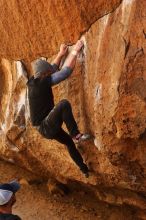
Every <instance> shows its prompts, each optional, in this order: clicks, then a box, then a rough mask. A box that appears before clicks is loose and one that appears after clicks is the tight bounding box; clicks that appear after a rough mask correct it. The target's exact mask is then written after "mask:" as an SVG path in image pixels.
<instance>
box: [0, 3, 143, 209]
mask: <svg viewBox="0 0 146 220" xmlns="http://www.w3.org/2000/svg"><path fill="white" fill-rule="evenodd" d="M24 2H25V1H23V3H21V4H22V5H20V4H19V5H18V6H15V3H13V4H12V5H11V7H12V8H15V10H14V11H13V12H12V13H11V15H10V16H9V19H10V20H12V18H13V17H14V15H16V14H17V16H15V19H16V21H17V22H18V21H19V22H18V24H22V26H21V25H20V26H21V28H22V30H23V31H22V30H21V33H20V30H19V31H16V29H15V28H18V27H19V26H18V25H16V24H17V22H16V24H15V25H14V23H11V25H12V26H11V31H12V32H13V37H11V38H10V39H9V36H8V35H7V37H5V38H4V37H2V40H1V42H2V43H1V44H2V47H1V49H0V51H1V52H0V53H1V56H2V57H3V58H4V57H7V59H2V60H1V75H0V81H1V87H0V104H1V112H0V128H1V130H0V135H1V139H0V142H1V145H0V146H1V157H2V158H4V159H7V160H10V161H13V162H14V163H17V164H18V165H19V166H23V167H25V168H27V169H28V170H30V171H32V172H33V173H35V174H38V175H40V176H41V177H42V178H48V177H49V176H53V177H55V178H56V179H58V180H59V181H61V182H67V181H68V180H70V179H72V180H78V181H81V182H84V183H86V184H88V183H89V184H92V185H99V184H102V185H103V186H106V187H111V190H110V191H108V190H107V192H106V195H105V192H103V193H101V194H102V196H101V194H100V193H97V194H98V195H99V196H98V197H99V198H100V199H102V200H105V201H108V202H109V203H112V204H113V203H114V202H115V203H116V204H123V203H128V204H130V205H133V206H137V207H139V208H141V209H144V207H145V204H146V203H145V200H144V198H141V197H139V196H138V197H137V194H134V195H133V194H130V196H129V198H128V196H127V193H125V191H123V194H122V188H124V189H129V190H134V191H135V192H139V191H140V192H143V193H144V194H145V192H146V182H145V175H146V159H145V158H146V132H145V131H146V130H145V129H146V55H145V51H146V21H145V18H146V11H145V8H146V1H145V0H141V1H138V0H123V1H122V3H121V4H120V1H108V4H107V3H106V2H107V1H104V0H102V1H95V3H94V2H93V1H90V3H89V4H87V1H80V6H79V5H77V4H76V2H75V1H72V2H71V3H70V4H72V5H71V6H70V7H69V6H68V3H67V2H66V1H63V2H62V1H58V4H57V2H56V1H55V3H54V2H51V3H50V2H49V3H47V2H45V1H44V3H43V1H40V2H39V3H38V4H36V5H35V4H34V2H33V1H31V3H30V2H29V3H28V4H26V3H24ZM11 3H12V2H11ZM1 4H2V3H1ZM5 4H6V3H5ZM7 4H8V5H9V4H10V2H9V3H7ZM24 5H25V6H26V7H25V6H24ZM45 8H47V9H46V10H45ZM70 8H71V9H72V10H70ZM8 9H10V5H9V6H8V7H7V9H6V10H4V11H3V14H2V15H4V14H5V13H6V12H7V13H8V11H7V10H8ZM18 9H19V10H18ZM22 9H24V10H22ZM30 9H31V16H30V15H28V14H29V11H30ZM41 11H42V12H43V13H41ZM36 12H37V14H39V15H38V16H36V17H35V14H36ZM109 12H110V13H109ZM2 15H1V16H2ZM20 15H21V16H20ZM27 15H28V16H27ZM100 17H101V18H100ZM24 18H26V19H24ZM2 20H3V22H2V23H1V25H2V24H3V23H4V22H5V23H6V22H7V20H6V18H5V19H4V18H2ZM75 21H77V25H75ZM49 22H50V23H49ZM48 23H49V25H47V24H48ZM30 26H31V28H30ZM59 27H61V28H60V29H59ZM7 28H8V26H7ZM38 30H41V31H40V32H39V31H38ZM50 30H51V31H50ZM56 30H58V31H56ZM67 30H69V31H67ZM4 33H5V32H3V33H2V34H1V36H2V35H4ZM52 33H53V34H52ZM81 34H82V39H83V40H84V43H85V48H84V53H83V54H82V55H81V56H80V57H79V59H78V62H77V65H76V68H75V70H74V74H73V75H72V76H71V77H70V78H69V79H67V80H66V81H64V82H62V83H61V84H60V85H58V86H55V87H54V89H53V91H54V96H55V101H56V103H57V102H58V101H59V100H60V99H62V98H67V99H68V100H69V101H70V102H71V104H72V107H73V112H74V115H75V118H76V120H77V122H78V125H79V128H80V130H81V131H83V132H84V131H86V132H90V133H91V134H92V135H93V136H94V140H90V141H88V142H87V143H85V144H82V146H80V147H79V150H80V152H81V154H82V155H83V157H84V160H85V161H86V163H87V164H88V165H89V167H90V169H91V170H92V172H93V176H92V177H90V178H89V179H88V180H86V179H84V177H83V176H82V174H81V173H80V171H79V170H78V168H77V167H76V166H75V164H74V163H73V161H72V160H71V159H70V157H69V155H68V152H67V151H66V148H65V147H64V146H63V145H60V144H59V143H57V142H56V141H51V140H45V139H44V138H42V137H41V135H40V134H39V133H38V132H37V131H36V130H35V129H34V128H32V126H31V124H30V121H29V111H28V101H27V92H26V86H25V83H26V81H27V73H26V72H25V71H24V70H23V69H22V66H21V62H20V61H17V62H16V61H14V60H16V59H17V58H19V59H23V58H25V59H27V60H31V59H34V58H36V57H37V56H39V55H42V56H44V57H45V56H46V57H47V58H48V59H49V60H50V59H51V55H52V54H53V53H55V52H56V51H57V47H58V45H59V44H60V43H61V42H62V41H71V42H72V43H73V42H75V40H76V39H78V38H80V36H81ZM8 39H9V42H8ZM14 39H17V40H18V41H17V42H16V44H14ZM6 42H7V43H6ZM29 42H30V44H29ZM37 42H39V43H37ZM48 42H49V43H48ZM28 44H29V46H30V47H28ZM24 45H25V46H24ZM23 46H24V47H23ZM19 47H20V49H19V50H18V48H19ZM46 48H47V49H46ZM10 57H11V58H12V59H13V61H10V60H9V59H8V58H10ZM18 149H20V150H21V151H20V152H19V153H18V152H17V150H18ZM112 187H115V188H116V187H117V189H116V190H115V191H114V194H115V195H114V197H112V194H113V193H112V192H113V191H112ZM118 187H120V188H121V191H119V194H118ZM116 195H117V196H116ZM110 197H112V198H111V199H110ZM111 200H112V201H111ZM134 201H135V202H134Z"/></svg>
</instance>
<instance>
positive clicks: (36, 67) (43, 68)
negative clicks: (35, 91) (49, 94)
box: [31, 59, 54, 78]
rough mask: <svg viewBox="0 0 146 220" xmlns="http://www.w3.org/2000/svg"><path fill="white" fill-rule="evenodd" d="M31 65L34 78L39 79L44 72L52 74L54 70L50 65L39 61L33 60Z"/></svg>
mask: <svg viewBox="0 0 146 220" xmlns="http://www.w3.org/2000/svg"><path fill="white" fill-rule="evenodd" d="M31 65H32V71H33V74H35V78H38V77H40V76H41V74H43V73H45V72H48V71H50V72H53V70H54V69H53V67H52V66H51V64H49V63H48V62H47V61H45V60H41V59H37V60H35V61H34V62H33V63H32V64H31Z"/></svg>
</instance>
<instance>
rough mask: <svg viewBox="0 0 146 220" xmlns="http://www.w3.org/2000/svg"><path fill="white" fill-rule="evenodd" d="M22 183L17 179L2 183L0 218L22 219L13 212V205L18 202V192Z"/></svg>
mask: <svg viewBox="0 0 146 220" xmlns="http://www.w3.org/2000/svg"><path fill="white" fill-rule="evenodd" d="M19 189H20V184H19V183H18V182H16V181H12V182H10V183H4V184H0V220H21V219H20V218H19V217H18V216H17V215H13V214H12V208H13V205H14V204H15V202H16V196H15V194H16V192H17V191H18V190H19Z"/></svg>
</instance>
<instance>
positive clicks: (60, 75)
mask: <svg viewBox="0 0 146 220" xmlns="http://www.w3.org/2000/svg"><path fill="white" fill-rule="evenodd" d="M52 67H53V69H54V73H53V74H52V75H51V85H52V86H53V85H56V84H58V83H60V82H62V81H63V80H65V79H67V78H68V77H69V76H70V75H71V73H72V71H73V70H72V69H71V68H70V67H67V66H66V67H64V68H62V69H61V70H58V66H57V65H56V64H52ZM57 70H58V71H57ZM56 71H57V72H56Z"/></svg>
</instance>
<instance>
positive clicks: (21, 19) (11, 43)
mask: <svg viewBox="0 0 146 220" xmlns="http://www.w3.org/2000/svg"><path fill="white" fill-rule="evenodd" d="M120 2H121V0H109V1H106V0H98V1H96V0H94V1H90V2H89V1H88V0H79V1H76V0H72V1H68V0H65V1H64V0H55V1H53V0H49V1H45V0H39V1H38V0H32V1H29V0H24V1H21V0H17V1H15V0H11V1H7V2H6V1H4V0H2V1H1V2H0V9H1V15H0V29H1V34H0V41H1V48H0V56H1V57H9V58H12V59H13V60H14V59H24V58H25V59H26V58H29V59H33V58H36V56H40V55H43V56H46V57H48V56H50V55H52V54H54V53H55V52H56V51H57V48H58V46H59V45H60V43H62V42H63V41H64V42H66V41H67V42H71V43H73V42H75V41H76V40H77V39H78V38H79V37H80V35H81V34H82V33H83V32H84V31H86V30H87V29H89V27H90V25H91V24H92V23H93V22H95V21H96V20H97V19H98V18H100V17H101V16H103V15H104V14H107V13H109V12H111V11H113V10H114V9H115V8H116V7H117V6H118V5H119V3H120ZM93 6H94V7H93Z"/></svg>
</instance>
